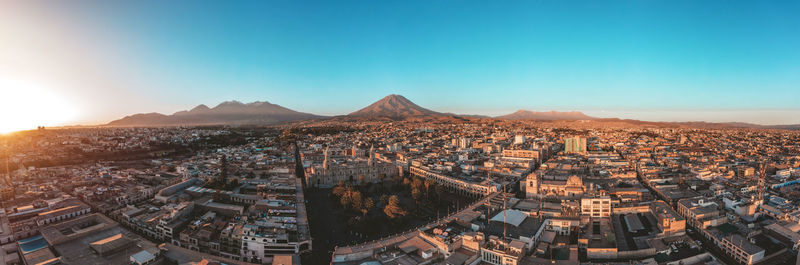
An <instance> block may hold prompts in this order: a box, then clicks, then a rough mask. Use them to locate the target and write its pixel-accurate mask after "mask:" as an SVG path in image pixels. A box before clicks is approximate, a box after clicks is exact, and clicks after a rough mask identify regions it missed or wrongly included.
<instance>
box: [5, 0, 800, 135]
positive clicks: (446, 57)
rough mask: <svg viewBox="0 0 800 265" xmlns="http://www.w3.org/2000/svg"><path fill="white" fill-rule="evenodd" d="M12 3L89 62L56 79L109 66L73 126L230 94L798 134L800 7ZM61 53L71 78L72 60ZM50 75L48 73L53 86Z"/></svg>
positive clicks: (82, 91) (328, 109) (78, 91)
mask: <svg viewBox="0 0 800 265" xmlns="http://www.w3.org/2000/svg"><path fill="white" fill-rule="evenodd" d="M18 8H19V9H18V10H19V11H24V13H25V14H27V16H25V17H23V18H19V21H15V23H17V24H26V23H27V24H30V25H36V26H45V27H47V28H48V30H49V31H50V32H51V33H58V34H56V35H63V36H68V37H67V38H68V40H66V41H65V40H64V39H63V38H62V39H53V40H52V41H56V42H66V43H67V44H68V45H66V46H67V48H64V47H50V48H52V49H53V52H54V53H55V52H58V53H64V52H72V53H75V54H84V55H85V57H82V58H83V59H81V61H82V66H81V67H73V68H77V69H70V70H69V72H65V71H66V70H61V72H59V70H58V68H59V67H56V66H53V67H46V68H47V69H49V68H53V69H50V71H55V72H58V73H59V74H60V75H64V76H82V75H86V76H97V75H98V74H97V72H98V71H102V72H103V74H102V76H103V77H102V78H103V80H102V82H100V81H97V80H89V81H87V80H83V81H82V80H73V79H81V78H72V79H70V80H69V82H72V83H74V84H72V85H71V86H69V87H71V88H62V91H61V94H68V95H69V96H72V97H73V98H74V99H73V100H74V101H75V102H78V103H76V104H79V105H81V106H83V107H82V108H84V110H83V111H82V113H83V114H82V115H81V117H79V118H78V119H77V120H78V121H87V122H88V121H103V120H109V119H113V118H117V117H118V116H120V115H125V114H130V113H136V112H150V111H159V112H165V113H172V112H175V111H178V110H182V109H188V108H191V107H193V106H194V105H197V104H201V103H202V104H207V105H210V106H213V105H216V104H217V103H219V102H221V101H225V100H234V99H235V100H240V101H245V102H249V101H256V100H266V101H270V102H273V103H277V104H280V105H283V106H286V107H289V108H293V109H296V110H300V111H306V112H312V113H316V114H323V115H338V114H346V113H349V112H352V111H355V110H357V109H359V108H361V107H363V106H366V105H368V104H370V103H371V102H373V101H375V100H377V99H379V98H381V97H383V96H385V95H388V94H391V93H396V94H402V95H404V96H406V97H408V98H409V99H411V100H412V101H414V102H416V103H417V104H419V105H421V106H424V107H427V108H430V109H433V110H437V111H446V112H456V113H470V114H489V115H498V114H505V113H509V112H513V111H515V110H517V109H530V110H551V109H555V110H581V111H584V112H586V113H588V114H593V115H595V116H607V117H610V116H614V117H622V118H638V119H647V120H669V121H674V120H708V121H734V120H735V121H747V122H756V123H762V124H776V123H800V118H799V117H800V104H798V100H800V87H799V86H800V85H799V84H800V48H798V47H800V16H798V15H797V14H800V4H799V3H798V2H797V1H319V2H317V1H311V2H309V1H252V2H237V3H236V5H233V4H232V2H230V1H126V2H123V1H97V2H95V1H79V2H67V1H64V2H60V3H58V4H52V3H51V5H47V6H36V5H34V6H30V5H29V6H24V7H18ZM12 21H13V20H12ZM48 26H49V27H48ZM30 28H31V29H30V31H40V30H41V27H34V26H31V27H30ZM32 34H35V33H32ZM40 34H41V35H42V37H41V38H42V39H45V40H47V39H48V38H50V37H48V36H52V35H53V34H45V33H40ZM20 46H21V48H20V49H25V48H24V47H25V45H20ZM9 53H10V52H9ZM0 59H2V57H0ZM17 59H19V58H17ZM23 59H24V58H23ZM20 60H21V59H20ZM63 60H64V61H65V62H61V63H62V64H63V67H65V68H68V67H70V66H69V65H70V63H69V62H70V61H71V60H72V61H74V59H70V58H67V59H63ZM49 63H58V61H57V60H56V62H49ZM0 70H2V68H0ZM36 71H37V70H35V69H34V70H32V71H31V73H26V74H20V75H19V76H37V75H36V74H37V73H36ZM48 73H49V72H44V73H42V74H41V75H45V76H59V75H48ZM92 78H94V77H86V78H82V79H92ZM33 82H35V81H33ZM69 82H60V81H59V80H58V79H57V78H56V79H55V81H53V80H51V82H50V83H69ZM82 82H83V83H86V84H83V83H82ZM97 83H102V84H104V85H102V86H100V87H99V88H98V87H97V86H95V84H97ZM52 89H53V90H59V88H58V87H54V88H52ZM99 101H102V102H104V103H98V104H96V102H99ZM687 113H689V114H688V115H687ZM695 113H696V114H697V115H695ZM742 113H747V114H748V115H746V117H745V116H742ZM759 113H760V114H759ZM794 114H798V115H794Z"/></svg>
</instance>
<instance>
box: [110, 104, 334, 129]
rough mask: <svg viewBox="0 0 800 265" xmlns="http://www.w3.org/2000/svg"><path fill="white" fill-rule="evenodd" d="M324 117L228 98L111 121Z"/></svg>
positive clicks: (212, 121)
mask: <svg viewBox="0 0 800 265" xmlns="http://www.w3.org/2000/svg"><path fill="white" fill-rule="evenodd" d="M320 118H325V117H324V116H319V115H314V114H310V113H303V112H298V111H294V110H291V109H288V108H284V107H282V106H280V105H277V104H272V103H269V102H266V101H264V102H261V101H256V102H252V103H247V104H245V103H241V102H239V101H225V102H222V103H220V104H219V105H217V106H216V107H213V108H209V107H208V106H206V105H199V106H197V107H194V108H193V109H191V110H188V111H178V112H175V113H174V114H172V115H165V114H161V113H144V114H134V115H131V116H127V117H124V118H122V119H119V120H115V121H112V122H109V123H108V125H110V126H175V125H220V124H225V125H228V124H231V125H233V124H236V125H243V124H274V123H280V122H289V121H298V120H308V119H320Z"/></svg>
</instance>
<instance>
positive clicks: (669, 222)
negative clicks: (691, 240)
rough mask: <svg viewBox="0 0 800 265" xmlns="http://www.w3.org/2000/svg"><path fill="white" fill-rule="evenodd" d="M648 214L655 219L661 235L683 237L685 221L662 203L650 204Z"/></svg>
mask: <svg viewBox="0 0 800 265" xmlns="http://www.w3.org/2000/svg"><path fill="white" fill-rule="evenodd" d="M650 212H651V213H652V214H653V216H654V217H655V218H656V224H657V225H658V229H659V230H661V234H663V235H683V234H685V233H686V219H685V218H683V217H682V216H680V215H679V214H678V212H676V211H675V210H673V209H672V207H670V206H669V205H668V204H667V203H665V202H663V201H654V202H653V203H651V204H650Z"/></svg>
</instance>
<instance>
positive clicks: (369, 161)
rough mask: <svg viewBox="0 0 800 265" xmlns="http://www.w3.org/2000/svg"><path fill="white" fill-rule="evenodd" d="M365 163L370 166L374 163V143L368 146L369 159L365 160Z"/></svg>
mask: <svg viewBox="0 0 800 265" xmlns="http://www.w3.org/2000/svg"><path fill="white" fill-rule="evenodd" d="M367 165H369V166H370V167H371V166H373V165H375V145H370V146H369V160H367Z"/></svg>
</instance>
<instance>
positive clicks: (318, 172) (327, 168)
mask: <svg viewBox="0 0 800 265" xmlns="http://www.w3.org/2000/svg"><path fill="white" fill-rule="evenodd" d="M398 174H399V169H398V168H397V166H395V165H394V164H391V163H386V162H383V161H378V160H377V159H375V151H374V149H373V148H370V151H369V159H367V160H364V159H362V158H352V159H348V158H345V159H342V160H335V159H332V158H331V157H330V153H329V148H326V149H325V151H324V160H323V162H322V164H321V165H319V164H317V165H314V166H312V167H309V168H308V169H307V171H306V174H305V175H306V183H308V185H311V186H312V187H333V186H335V185H337V184H339V182H340V181H345V182H346V181H350V182H353V183H356V184H361V183H359V182H360V181H362V176H363V181H365V182H372V183H375V182H378V181H380V180H381V179H380V178H381V177H387V178H391V177H393V176H396V175H398Z"/></svg>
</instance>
